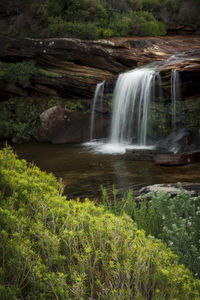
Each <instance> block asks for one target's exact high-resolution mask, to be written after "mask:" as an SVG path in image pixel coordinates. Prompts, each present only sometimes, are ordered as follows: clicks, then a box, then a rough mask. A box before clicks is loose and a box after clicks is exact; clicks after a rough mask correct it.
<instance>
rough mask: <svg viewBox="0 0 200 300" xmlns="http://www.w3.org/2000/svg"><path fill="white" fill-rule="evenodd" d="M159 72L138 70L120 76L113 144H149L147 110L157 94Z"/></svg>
mask: <svg viewBox="0 0 200 300" xmlns="http://www.w3.org/2000/svg"><path fill="white" fill-rule="evenodd" d="M156 74H157V72H156V71H155V70H152V69H149V68H141V69H136V70H133V71H130V72H127V73H124V74H121V75H120V76H119V77H118V80H117V83H116V86H115V90H114V97H113V113H112V124H111V134H110V140H109V142H110V143H111V144H131V143H132V141H133V138H134V140H135V141H136V145H138V146H147V126H149V124H148V112H149V106H150V103H151V100H152V99H153V97H154V94H155V93H154V90H155V78H156Z"/></svg>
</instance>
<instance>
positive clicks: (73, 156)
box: [15, 143, 200, 199]
mask: <svg viewBox="0 0 200 300" xmlns="http://www.w3.org/2000/svg"><path fill="white" fill-rule="evenodd" d="M15 151H16V153H17V154H18V155H19V157H20V158H25V159H26V160H28V161H29V162H34V163H35V164H36V165H37V166H39V167H40V168H41V169H42V170H44V171H47V172H52V173H53V174H55V176H57V177H58V178H59V177H61V178H62V179H63V182H64V184H65V193H66V195H67V197H68V198H71V197H76V196H79V197H81V198H83V197H90V198H92V199H94V198H98V197H99V195H100V194H101V189H100V185H101V184H102V185H104V186H105V187H107V189H108V191H109V192H111V190H112V185H113V184H114V185H115V187H116V188H118V189H119V190H120V192H121V193H123V192H124V191H126V190H128V189H130V188H132V189H133V190H134V191H138V189H140V188H141V187H143V186H145V185H150V184H154V183H163V182H166V183H169V182H179V181H186V182H200V164H199V163H198V164H191V165H186V166H180V167H161V166H156V165H154V164H153V163H151V162H134V161H129V160H125V159H124V157H123V155H110V154H101V153H92V152H91V151H90V150H89V149H88V148H86V147H83V146H82V145H52V144H48V143H30V144H23V145H16V146H15Z"/></svg>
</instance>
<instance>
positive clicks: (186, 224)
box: [102, 184, 200, 277]
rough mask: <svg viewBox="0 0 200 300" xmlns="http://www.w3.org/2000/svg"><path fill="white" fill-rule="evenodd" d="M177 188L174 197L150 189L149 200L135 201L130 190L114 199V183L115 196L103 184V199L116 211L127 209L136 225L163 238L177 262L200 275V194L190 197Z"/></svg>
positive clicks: (108, 206)
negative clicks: (110, 195)
mask: <svg viewBox="0 0 200 300" xmlns="http://www.w3.org/2000/svg"><path fill="white" fill-rule="evenodd" d="M179 188H180V189H181V193H180V194H178V195H177V196H175V197H171V195H170V194H169V193H168V194H167V193H157V194H153V193H152V194H151V200H149V201H147V199H146V197H145V196H143V197H142V198H141V200H140V203H138V201H136V200H135V199H134V198H133V194H132V191H131V190H130V191H128V192H127V193H126V194H125V195H124V197H123V198H122V200H121V201H119V200H118V201H117V199H116V193H117V190H116V189H115V188H114V187H113V198H114V200H112V199H110V198H109V197H108V195H107V192H106V189H105V188H103V187H102V199H103V202H104V203H105V206H106V208H107V209H109V210H110V211H112V212H114V213H115V214H117V215H122V214H123V213H124V212H125V213H127V214H128V215H129V216H131V217H132V219H133V220H134V221H135V222H136V224H137V227H138V228H140V229H144V230H145V231H146V233H147V234H150V235H152V236H154V237H156V238H159V239H161V240H163V241H164V242H166V244H167V245H168V246H169V247H170V248H171V249H172V250H173V251H174V252H175V253H176V254H177V255H178V257H179V262H180V263H182V264H184V265H185V266H187V267H188V268H190V269H191V270H192V271H193V273H194V275H195V276H197V277H200V255H199V254H200V232H199V227H200V218H199V215H200V197H191V196H190V194H189V193H188V192H186V191H184V190H183V189H182V187H181V185H180V184H179ZM149 197H150V196H149Z"/></svg>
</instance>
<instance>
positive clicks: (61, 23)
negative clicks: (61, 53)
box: [0, 0, 200, 39]
mask: <svg viewBox="0 0 200 300" xmlns="http://www.w3.org/2000/svg"><path fill="white" fill-rule="evenodd" d="M199 5H200V1H199V0H190V1H188V0H120V1H116V0H57V1H55V0H36V1H25V0H23V1H22V0H15V5H13V1H11V0H1V4H0V10H1V11H2V16H5V18H3V21H2V23H1V24H0V32H3V33H4V34H9V35H12V36H16V35H17V36H20V37H43V38H44V37H54V36H56V37H63V36H64V37H74V36H75V37H78V38H83V39H96V38H100V37H110V36H115V35H117V36H123V35H124V34H125V35H129V34H133V35H138V32H139V35H143V34H144V35H153V36H154V35H164V34H165V33H166V27H167V28H169V29H170V28H173V27H176V26H179V25H183V24H185V25H189V26H192V27H196V28H198V25H199V21H198V11H199ZM188 11H190V14H188ZM138 13H141V14H144V13H150V14H152V16H153V17H154V19H155V20H154V21H153V20H152V21H147V22H146V21H145V20H141V19H140V18H139V20H138V24H137V30H135V29H134V26H135V25H136V24H135V23H134V24H133V25H134V26H132V30H131V28H129V25H130V23H131V22H130V15H131V14H138ZM7 16H13V18H7ZM136 19H137V18H136ZM144 19H146V18H145V17H144ZM120 21H122V22H121V25H120ZM136 22H137V21H136ZM163 23H164V24H163ZM72 24H73V25H72ZM115 24H116V25H117V27H115ZM88 25H89V26H88ZM73 26H74V28H72V27H73ZM81 26H84V29H83V32H82V30H81ZM92 26H93V27H92ZM68 27H71V28H72V29H71V30H68V31H67V29H66V28H68ZM127 27H128V28H129V30H127ZM140 27H141V28H140ZM87 30H88V32H90V33H89V34H88V35H87ZM71 31H73V32H71ZM56 32H57V33H56ZM91 32H92V33H91ZM97 32H98V34H97ZM128 32H129V33H128ZM143 32H144V33H143ZM96 36H97V37H96Z"/></svg>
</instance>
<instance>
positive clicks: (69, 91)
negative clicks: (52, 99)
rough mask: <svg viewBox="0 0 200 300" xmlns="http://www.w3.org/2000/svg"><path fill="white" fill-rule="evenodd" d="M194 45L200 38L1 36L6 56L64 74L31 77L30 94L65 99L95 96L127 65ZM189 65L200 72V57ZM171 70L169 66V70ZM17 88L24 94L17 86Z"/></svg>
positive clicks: (0, 51)
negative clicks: (101, 83)
mask: <svg viewBox="0 0 200 300" xmlns="http://www.w3.org/2000/svg"><path fill="white" fill-rule="evenodd" d="M191 49H193V51H194V50H198V49H200V38H199V37H192V36H191V37H183V36H173V37H169V36H167V37H147V38H146V37H145V38H140V37H131V38H112V39H109V40H97V41H82V40H78V39H70V38H59V39H12V38H6V37H3V38H0V59H1V60H5V61H12V62H15V61H16V62H17V61H22V60H33V61H35V63H36V64H37V65H38V66H40V67H42V68H43V69H45V70H47V71H49V72H54V73H56V74H58V75H59V76H58V77H56V78H51V77H50V76H48V75H46V76H45V75H44V76H42V77H40V78H37V79H35V80H34V81H32V82H31V86H30V88H29V93H31V94H32V93H33V94H34V93H40V94H41V95H43V94H44V95H50V96H52V95H56V96H58V97H61V98H69V97H70V98H71V97H87V98H91V97H92V95H93V93H94V90H95V86H96V84H97V83H98V82H101V81H103V80H108V79H111V78H113V76H116V75H118V74H119V73H121V72H124V71H126V70H127V69H133V68H135V67H137V66H141V65H144V64H147V63H149V62H152V61H161V60H164V59H167V58H169V57H170V56H171V55H173V54H175V53H178V52H188V51H190V50H191ZM192 64H193V66H192ZM187 68H188V69H187V70H186V66H185V69H184V72H185V71H187V72H190V74H191V72H193V71H194V69H195V70H197V71H198V72H199V62H197V63H196V62H193V63H191V62H190V67H189V66H187ZM191 68H192V69H191ZM168 71H169V70H168ZM166 72H167V70H163V74H164V73H166ZM53 90H54V91H53ZM12 93H14V94H15V93H16V95H18V91H17V90H15V91H11V94H12Z"/></svg>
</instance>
